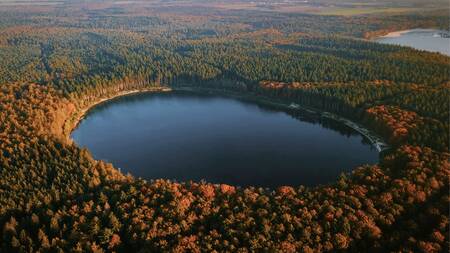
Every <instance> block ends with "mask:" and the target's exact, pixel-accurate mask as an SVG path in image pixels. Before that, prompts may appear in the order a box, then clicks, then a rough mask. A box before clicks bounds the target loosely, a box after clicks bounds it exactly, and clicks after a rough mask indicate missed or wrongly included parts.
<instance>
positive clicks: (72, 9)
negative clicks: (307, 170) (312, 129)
mask: <svg viewBox="0 0 450 253" xmlns="http://www.w3.org/2000/svg"><path fill="white" fill-rule="evenodd" d="M13 2H14V1H13ZM43 2H44V3H41V4H33V5H29V6H27V7H21V5H14V4H4V3H0V228H1V229H0V252H308V253H309V252H448V251H449V246H448V245H449V218H448V214H449V204H450V203H449V200H450V199H449V194H448V193H449V177H448V175H449V172H450V167H449V153H448V152H449V131H450V128H449V118H450V117H449V109H450V105H449V97H450V77H449V75H450V57H448V56H444V55H442V54H439V53H430V52H424V51H417V50H414V49H411V48H407V47H401V46H392V45H383V44H378V43H375V42H372V41H370V39H371V38H373V37H376V36H378V35H382V34H386V33H388V32H391V31H396V30H403V29H410V28H418V27H423V28H437V29H448V19H449V10H448V8H446V7H443V6H445V4H443V2H442V1H430V2H427V3H423V2H422V1H409V2H408V1H398V2H396V3H395V4H392V3H383V2H379V3H377V4H376V5H375V6H372V5H373V1H365V2H367V3H366V5H365V6H363V7H355V4H357V3H356V2H355V1H345V3H343V1H338V2H336V4H332V3H330V1H325V0H321V1H317V4H316V5H314V6H310V5H306V3H303V4H301V3H296V2H295V1H293V2H292V3H289V4H290V5H287V7H290V8H291V7H292V6H297V7H298V6H299V8H298V11H286V8H287V7H286V8H284V7H283V6H284V5H282V4H281V5H279V6H277V7H274V5H267V4H266V5H263V4H261V3H259V2H258V1H255V2H257V4H253V3H252V4H249V2H253V1H233V2H232V3H227V4H224V3H222V2H215V1H214V2H210V1H188V2H187V3H183V2H177V1H169V2H166V3H160V2H154V1H150V2H149V3H136V4H129V3H128V4H126V3H120V2H112V1H92V2H89V3H87V2H86V1H61V2H55V1H43ZM125 2H126V1H125ZM358 2H359V1H358ZM360 5H361V4H360ZM192 6H195V8H194V7H192ZM236 6H239V8H237V7H236ZM367 6H371V8H390V11H389V12H386V13H385V14H382V13H376V14H375V13H369V12H372V11H373V10H372V9H368V7H367ZM300 7H302V8H300ZM319 7H320V9H321V10H322V8H325V10H326V11H327V12H325V11H324V12H323V13H321V12H318V11H317V10H316V9H317V8H319ZM361 8H362V9H363V11H364V13H360V12H358V11H361ZM400 8H401V9H400ZM291 9H292V8H291ZM166 86H169V87H179V86H189V87H193V88H202V89H214V90H216V91H227V92H236V93H242V94H248V95H254V96H262V97H267V98H276V99H280V100H283V101H286V102H289V103H290V102H293V103H297V104H300V105H304V106H308V107H312V108H315V109H318V110H323V111H327V112H332V113H335V114H337V115H340V116H342V117H345V118H349V119H351V120H353V121H356V122H358V123H360V124H362V125H364V126H365V127H367V128H368V129H370V130H371V131H373V132H375V133H377V134H378V135H380V136H383V138H385V140H386V141H387V142H388V143H389V144H390V146H391V149H389V150H386V151H384V152H382V153H381V154H380V162H379V164H375V165H370V166H369V165H366V166H362V167H359V168H354V170H353V171H352V172H351V173H348V174H342V175H341V177H340V178H339V179H337V180H336V182H335V183H333V184H329V185H323V186H318V187H314V188H307V187H304V186H282V187H279V188H278V189H271V190H268V189H262V188H256V187H247V188H241V187H237V186H231V185H225V184H219V185H216V184H210V183H208V182H172V181H170V180H165V179H158V180H154V181H145V180H142V179H139V178H134V177H133V176H132V175H124V174H122V173H121V172H119V171H118V170H117V169H115V168H114V167H113V165H112V164H109V163H105V162H103V161H96V160H95V159H93V158H92V156H91V154H90V153H89V151H88V150H86V149H80V148H79V147H77V146H76V145H75V144H74V143H73V142H72V141H71V140H70V138H69V133H70V130H71V128H72V127H73V125H74V124H75V123H76V121H77V119H78V116H79V115H80V113H81V112H82V111H83V110H86V109H87V108H89V107H90V106H91V105H92V104H94V103H95V102H97V101H99V100H100V99H102V98H106V97H112V96H115V95H117V94H120V93H121V92H126V91H129V90H136V89H138V90H148V89H158V88H160V87H166Z"/></svg>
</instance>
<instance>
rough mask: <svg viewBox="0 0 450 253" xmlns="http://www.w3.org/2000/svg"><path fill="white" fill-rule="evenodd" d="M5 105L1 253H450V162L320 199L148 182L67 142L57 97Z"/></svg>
mask: <svg viewBox="0 0 450 253" xmlns="http://www.w3.org/2000/svg"><path fill="white" fill-rule="evenodd" d="M0 100H1V103H0V104H1V105H2V106H3V109H2V110H1V111H0V115H1V118H2V120H3V121H2V122H4V126H14V127H12V128H10V130H9V131H8V132H4V134H2V135H1V138H2V145H4V146H2V147H1V150H2V156H1V157H0V162H1V164H3V165H2V169H1V170H0V173H1V177H0V180H1V185H2V187H1V188H0V204H1V205H0V206H1V209H0V226H1V227H2V229H1V230H0V238H1V240H0V247H1V248H0V249H1V251H2V252H23V251H26V252H29V251H31V252H35V251H56V252H67V251H73V252H105V251H111V252H112V251H116V252H129V251H133V252H136V251H143V250H144V251H173V252H185V251H192V252H203V251H214V250H215V251H220V252H222V251H230V252H250V251H283V252H298V251H303V252H316V251H322V252H327V251H329V252H331V251H365V252H380V251H422V252H440V251H442V252H445V251H448V244H447V243H446V242H448V225H449V223H448V218H447V214H448V211H449V209H448V206H449V198H448V194H447V192H448V185H449V181H448V177H447V175H448V173H449V172H450V171H449V170H450V168H449V163H448V158H449V157H448V154H439V153H436V152H433V151H432V150H431V149H429V148H420V147H413V146H401V147H399V148H398V149H396V150H395V151H393V152H391V153H389V154H387V155H386V156H385V157H383V158H382V161H381V163H380V165H375V166H365V167H361V168H357V169H355V170H354V171H353V172H352V173H351V174H350V175H343V176H342V177H341V178H340V179H338V181H337V182H336V183H335V184H332V185H328V186H322V187H317V188H313V189H308V188H305V187H302V186H299V187H287V186H285V187H280V188H279V189H277V190H276V191H275V192H271V191H267V190H264V189H261V188H252V187H250V188H245V189H241V188H236V187H233V186H229V185H212V184H207V183H195V182H186V183H173V182H170V181H164V180H157V181H152V182H145V181H142V180H136V179H133V178H131V177H124V176H123V175H121V174H120V173H119V172H118V171H117V170H115V169H113V168H112V166H111V165H108V164H105V163H103V162H97V161H94V160H93V159H92V158H91V156H90V155H89V154H88V152H87V151H86V150H80V149H78V148H77V147H76V146H74V145H71V144H67V143H65V142H64V138H61V137H63V136H61V133H60V132H58V130H57V128H53V127H52V125H53V122H54V120H56V121H57V122H61V120H58V118H59V117H62V118H64V117H68V116H69V115H68V114H67V113H68V112H70V110H71V108H72V106H71V105H70V104H71V103H70V101H68V100H66V99H64V98H63V96H62V94H61V93H58V92H57V91H55V90H54V89H52V88H48V87H45V86H40V85H32V84H9V85H8V86H7V88H6V87H5V88H3V89H2V90H1V93H0ZM38 101H42V102H41V103H39V102H38ZM33 115H34V116H33ZM49 118H50V119H54V120H48V119H49ZM43 127H44V128H46V129H54V130H51V132H47V133H45V132H42V131H38V130H37V129H40V128H43ZM2 133H3V132H2ZM8 150H11V152H9V151H8Z"/></svg>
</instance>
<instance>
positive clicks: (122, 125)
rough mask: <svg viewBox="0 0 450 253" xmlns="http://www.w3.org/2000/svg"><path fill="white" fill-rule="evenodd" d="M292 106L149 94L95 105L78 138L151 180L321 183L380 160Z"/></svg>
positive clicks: (342, 130)
mask: <svg viewBox="0 0 450 253" xmlns="http://www.w3.org/2000/svg"><path fill="white" fill-rule="evenodd" d="M288 111H289V110H288ZM288 111H282V110H280V109H279V108H278V109H277V108H273V107H268V106H266V105H262V104H258V103H255V102H249V101H246V100H240V99H234V98H230V97H226V96H215V95H214V96H213V95H203V94H196V93H190V92H179V91H177V92H169V93H142V94H137V95H132V96H125V97H120V98H117V99H113V100H111V101H108V102H106V103H103V104H101V105H99V106H96V107H94V108H93V109H92V110H90V111H89V112H88V114H87V115H86V117H85V119H84V120H82V122H80V124H79V126H78V127H77V129H75V130H74V132H73V133H72V138H73V139H74V141H75V142H76V143H77V144H78V145H79V146H81V147H86V148H88V149H89V150H90V151H91V153H92V154H93V156H94V157H95V158H96V159H101V160H104V161H107V162H111V163H113V165H114V166H115V167H116V168H121V170H122V172H125V173H126V172H130V173H131V174H132V175H134V176H137V177H142V178H145V179H158V178H164V179H175V180H177V181H188V180H194V181H200V180H202V179H204V180H206V181H207V182H211V183H225V184H231V185H239V186H250V185H253V186H262V187H276V186H280V185H292V186H297V185H300V184H303V185H308V186H314V185H318V184H325V183H330V182H333V181H335V180H336V179H337V178H338V176H339V175H340V173H342V172H349V171H351V170H353V169H354V168H355V167H356V166H358V165H363V164H374V163H377V162H378V152H377V151H376V149H374V148H373V147H372V146H371V145H370V144H369V143H368V142H367V141H366V140H365V139H364V138H363V137H362V136H361V135H360V134H359V133H357V132H355V131H354V130H353V129H350V128H349V127H347V126H345V125H343V124H341V123H338V122H336V121H332V120H325V119H323V118H321V117H320V116H317V115H316V116H314V115H310V114H306V113H300V112H298V111H297V112H295V113H293V111H292V110H290V112H288Z"/></svg>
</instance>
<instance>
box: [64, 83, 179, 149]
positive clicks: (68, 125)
mask: <svg viewBox="0 0 450 253" xmlns="http://www.w3.org/2000/svg"><path fill="white" fill-rule="evenodd" d="M170 91H172V89H171V88H170V87H165V86H158V87H149V88H145V89H133V90H126V91H121V92H119V93H116V94H114V95H111V96H107V97H100V98H98V99H97V100H95V101H94V102H92V103H89V104H88V105H87V106H84V107H83V108H80V109H78V110H76V111H75V112H74V113H72V115H71V116H70V117H69V118H68V119H67V120H66V121H65V122H64V125H63V134H64V136H65V137H66V139H67V140H68V142H69V143H73V140H72V138H71V135H72V132H73V131H74V130H75V129H76V128H77V127H78V125H79V124H80V122H81V121H82V120H83V119H84V118H85V117H86V115H87V114H88V112H89V111H90V110H91V109H93V108H95V107H96V106H98V105H101V104H104V103H107V102H109V101H111V100H114V99H116V98H120V97H125V96H130V95H135V94H141V93H147V92H170Z"/></svg>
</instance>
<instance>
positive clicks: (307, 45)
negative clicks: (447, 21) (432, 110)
mask: <svg viewBox="0 0 450 253" xmlns="http://www.w3.org/2000/svg"><path fill="white" fill-rule="evenodd" d="M3 36H4V43H3V44H4V45H3V46H2V47H0V57H1V59H2V61H0V82H14V81H26V80H29V81H34V82H38V83H42V84H49V85H53V86H54V87H58V89H60V90H64V91H65V92H66V93H72V92H79V91H80V89H86V88H87V89H89V88H91V87H95V86H96V85H98V84H99V83H108V82H113V83H115V82H117V81H119V80H123V79H125V78H129V79H140V80H145V81H146V82H148V83H161V84H165V85H178V84H180V83H185V82H193V83H194V82H197V83H199V84H200V83H202V82H208V81H209V82H211V81H218V80H222V79H230V80H235V81H243V82H245V83H247V84H248V85H253V87H256V86H257V84H258V82H259V81H261V80H274V81H284V82H294V81H298V82H352V81H373V80H391V81H395V82H408V83H417V84H434V85H438V84H441V83H445V82H447V81H448V80H449V73H450V72H449V71H450V67H449V66H450V60H449V58H448V57H445V56H442V55H439V54H432V53H423V52H420V53H419V52H417V51H414V50H411V49H406V48H401V47H396V46H387V45H379V44H376V43H370V42H362V41H356V40H350V39H340V38H336V37H331V38H330V37H311V38H303V39H301V40H299V41H298V42H296V43H293V44H290V45H283V46H281V45H278V46H277V45H272V44H267V43H263V42H261V41H258V40H249V39H236V40H233V41H228V40H226V39H213V40H187V41H176V40H166V41H159V40H157V39H152V38H149V37H145V36H142V35H139V34H137V33H133V32H118V31H114V32H111V31H108V32H106V31H103V32H99V31H88V30H86V31H84V30H78V29H77V30H73V29H63V30H60V29H55V30H51V31H49V30H47V29H42V30H41V29H37V30H32V29H31V28H22V29H19V30H15V31H7V32H4V33H3Z"/></svg>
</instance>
